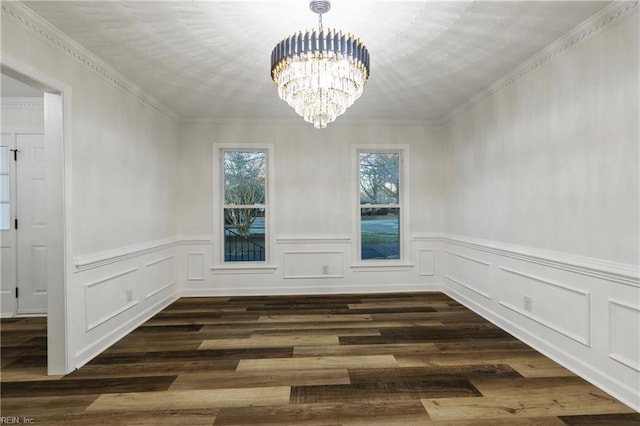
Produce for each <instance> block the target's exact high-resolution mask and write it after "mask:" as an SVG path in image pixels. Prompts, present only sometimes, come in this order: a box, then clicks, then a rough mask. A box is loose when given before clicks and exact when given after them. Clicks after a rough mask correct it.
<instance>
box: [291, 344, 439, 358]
mask: <svg viewBox="0 0 640 426" xmlns="http://www.w3.org/2000/svg"><path fill="white" fill-rule="evenodd" d="M438 352H439V351H438V348H437V347H436V345H435V344H433V343H413V344H405V343H400V344H381V345H350V346H348V345H327V346H300V347H295V348H294V349H293V356H294V357H309V356H332V355H336V356H346V355H359V354H363V353H365V354H368V355H420V356H424V355H426V354H433V353H438Z"/></svg>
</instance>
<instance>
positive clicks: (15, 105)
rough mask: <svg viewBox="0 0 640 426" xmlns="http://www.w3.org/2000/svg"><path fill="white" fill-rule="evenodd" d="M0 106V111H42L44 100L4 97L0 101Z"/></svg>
mask: <svg viewBox="0 0 640 426" xmlns="http://www.w3.org/2000/svg"><path fill="white" fill-rule="evenodd" d="M0 106H1V107H2V109H33V110H43V109H44V99H43V98H13V97H4V98H2V99H1V100H0Z"/></svg>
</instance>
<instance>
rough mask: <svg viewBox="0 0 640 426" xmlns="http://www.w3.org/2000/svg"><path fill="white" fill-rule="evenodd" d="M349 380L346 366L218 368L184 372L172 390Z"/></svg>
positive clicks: (335, 383) (327, 383) (310, 383)
mask: <svg viewBox="0 0 640 426" xmlns="http://www.w3.org/2000/svg"><path fill="white" fill-rule="evenodd" d="M348 383H349V372H348V371H347V370H346V369H319V370H284V371H281V370H273V371H243V372H236V371H214V372H198V373H185V374H180V376H178V378H177V379H176V381H175V382H173V384H172V385H171V387H170V389H171V390H190V389H232V388H250V387H267V386H304V385H329V384H331V385H338V384H348Z"/></svg>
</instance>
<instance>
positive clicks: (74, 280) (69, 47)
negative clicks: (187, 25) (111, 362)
mask: <svg viewBox="0 0 640 426" xmlns="http://www.w3.org/2000/svg"><path fill="white" fill-rule="evenodd" d="M2 8H3V10H2V12H3V13H2V63H3V66H8V67H9V68H12V69H14V70H15V71H18V72H20V73H22V74H26V75H28V76H29V77H31V78H33V79H35V80H38V81H40V82H41V83H43V84H44V85H45V86H48V87H50V88H52V89H56V90H59V91H63V97H64V113H65V128H64V157H65V194H64V195H65V213H66V217H65V251H66V260H65V262H66V268H65V275H66V288H67V298H66V303H67V306H66V308H65V307H62V306H61V307H60V309H66V312H67V321H68V327H69V328H68V330H67V339H68V342H67V351H68V356H69V363H68V365H69V366H70V367H71V368H73V367H77V366H79V365H81V364H83V363H84V362H86V361H87V360H89V359H90V358H91V357H92V356H93V355H95V354H97V353H99V352H100V351H101V350H103V349H105V348H106V347H107V346H108V345H109V344H110V343H112V342H114V341H115V340H117V339H118V338H120V337H121V336H123V335H124V334H126V332H127V330H131V329H133V328H134V327H135V326H137V325H138V324H139V323H140V322H141V321H143V320H144V319H145V317H146V316H148V315H151V314H153V313H155V312H156V311H157V309H159V307H161V306H163V305H164V304H166V303H168V302H170V301H171V300H173V299H174V298H175V297H176V294H177V285H176V281H177V279H176V276H175V273H174V270H175V267H174V263H173V260H172V259H173V257H172V256H174V252H175V250H176V249H175V247H174V246H173V245H172V241H173V239H174V238H175V235H176V224H177V220H176V210H175V205H174V197H175V186H174V182H175V181H176V179H175V176H174V174H175V165H176V161H175V154H176V148H177V140H178V126H177V121H176V120H175V118H174V117H172V116H171V114H170V113H167V112H166V111H164V110H162V108H159V107H156V106H154V103H153V101H152V100H149V99H148V98H145V97H144V96H143V95H140V91H139V89H137V88H136V87H134V86H131V85H130V84H129V83H128V82H127V81H126V80H124V79H123V78H122V77H121V76H119V75H118V73H117V72H115V71H114V70H112V69H111V68H110V67H109V66H108V65H106V64H104V63H102V62H101V61H100V60H98V59H97V58H95V57H94V56H93V55H92V54H90V53H88V52H86V51H85V50H84V49H83V48H82V47H80V46H79V45H77V44H76V43H75V42H73V41H72V40H70V39H68V38H67V37H66V36H65V35H63V34H62V33H60V32H58V31H57V30H56V29H54V28H52V27H51V26H50V25H49V24H48V23H46V22H45V21H42V20H41V19H40V18H39V17H38V16H37V15H35V14H33V13H32V12H31V11H30V10H29V9H27V8H25V7H24V6H22V5H21V4H19V3H12V4H8V3H6V2H3V4H2ZM129 289H130V290H131V294H128V293H127V290H129Z"/></svg>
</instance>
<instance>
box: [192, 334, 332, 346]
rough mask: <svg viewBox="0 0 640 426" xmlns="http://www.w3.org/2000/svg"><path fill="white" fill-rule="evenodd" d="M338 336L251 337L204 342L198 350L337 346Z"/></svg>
mask: <svg viewBox="0 0 640 426" xmlns="http://www.w3.org/2000/svg"><path fill="white" fill-rule="evenodd" d="M337 344H338V336H322V335H321V336H313V335H312V336H295V335H280V336H252V337H250V338H248V339H215V340H205V341H203V342H202V344H201V345H200V347H199V348H198V349H232V348H278V347H290V346H308V345H337Z"/></svg>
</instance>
